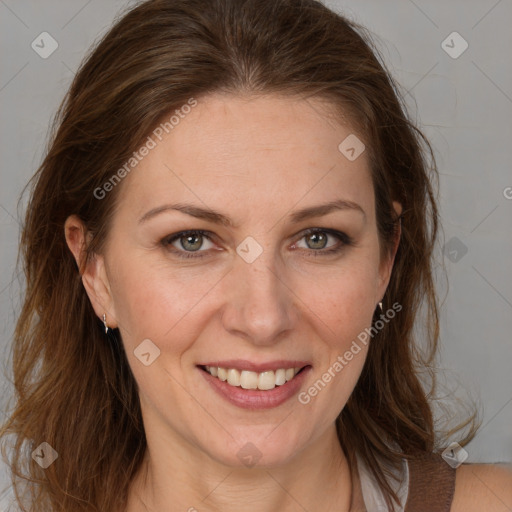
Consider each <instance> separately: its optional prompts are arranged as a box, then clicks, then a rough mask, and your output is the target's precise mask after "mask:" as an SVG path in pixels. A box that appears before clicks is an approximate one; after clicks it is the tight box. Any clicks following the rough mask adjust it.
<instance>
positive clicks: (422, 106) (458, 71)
mask: <svg viewBox="0 0 512 512" xmlns="http://www.w3.org/2000/svg"><path fill="white" fill-rule="evenodd" d="M132 4H133V2H127V1H126V0H124V1H121V0H109V1H101V2H100V1H99V0H88V1H87V0H68V1H66V2H64V1H57V0H44V1H36V0H16V1H14V0H0V38H1V43H2V44H1V63H2V64H1V74H0V106H1V112H2V118H1V119H2V121H1V126H0V129H1V137H0V145H1V146H0V148H1V149H0V150H1V155H2V160H1V171H0V173H1V174H0V176H1V178H0V179H1V182H0V183H1V187H0V236H1V245H0V265H1V274H0V308H1V309H0V315H1V339H0V350H1V354H0V357H1V361H2V363H3V364H2V367H5V368H7V369H8V364H7V363H8V347H9V343H10V340H11V334H12V331H13V328H14V322H15V317H16V312H17V311H19V307H20V291H19V290H20V287H19V283H18V278H17V276H16V274H15V263H16V252H17V243H18V236H19V213H18V212H17V199H18V196H19V194H20V192H21V189H22V187H23V186H24V185H25V183H26V182H27V180H28V179H29V177H30V176H31V175H32V174H33V173H34V172H35V170H36V169H37V167H38V165H39V163H40V161H41V157H42V154H43V149H44V144H45V142H46V139H47V129H48V126H49V121H50V119H51V117H52V115H53V113H54V112H55V110H56V108H57V106H58V104H59V103H60V101H61V99H62V97H63V95H64V93H65V91H66V89H67V87H68V86H69V84H70V81H71V79H72V77H73V74H74V71H75V70H76V69H77V67H78V64H79V62H80V61H81V59H82V58H83V56H84V54H85V52H86V50H87V49H88V48H89V46H90V45H91V44H92V43H93V42H94V41H95V40H96V39H97V38H98V37H99V36H100V35H102V34H103V33H104V32H105V31H106V30H107V29H108V27H109V26H110V24H111V23H112V21H113V19H114V17H115V16H116V15H117V14H118V13H119V12H120V10H121V9H123V8H125V7H128V6H130V5H132ZM327 4H328V5H329V6H330V7H332V8H334V9H335V10H338V11H342V12H343V13H344V14H345V15H347V16H348V17H349V18H351V19H354V20H355V21H357V22H359V23H361V24H363V25H365V26H366V27H367V28H369V29H370V30H371V31H372V32H373V34H374V35H375V40H376V43H377V45H378V47H379V48H380V50H381V51H382V53H383V56H384V59H385V61H386V64H387V65H388V67H389V68H390V69H391V71H392V73H393V74H394V76H395V77H396V78H397V80H398V82H399V83H400V84H401V86H402V87H403V92H404V93H405V94H406V99H407V103H408V106H409V108H410V112H411V115H412V117H413V118H414V119H416V120H417V121H418V122H419V123H421V126H422V128H423V130H424V132H425V133H426V135H427V136H428V137H429V138H430V140H431V142H432V143H433V145H434V147H435V149H436V157H437V161H438V166H439V171H440V174H441V181H440V207H441V215H442V221H443V226H444V240H443V239H442V240H441V242H440V244H439V250H438V254H437V259H438V263H439V265H442V264H443V262H444V264H445V265H446V271H447V279H448V283H447V282H445V279H444V278H443V274H442V269H441V266H439V269H438V274H439V279H438V286H439V293H440V295H441V298H444V297H445V296H446V299H445V301H444V303H443V310H442V325H441V352H440V354H441V356H440V367H441V368H442V369H444V370H445V372H444V374H443V375H445V377H446V379H447V381H448V383H449V384H451V385H452V387H453V384H454V383H456V382H460V386H459V388H458V389H457V390H456V393H455V395H456V396H458V397H460V398H462V399H464V398H465V397H466V396H467V393H468V392H469V393H470V394H471V395H472V396H473V397H474V398H475V399H478V400H479V401H480V407H481V411H482V427H481V429H480V432H479V434H478V435H477V437H476V439H475V440H474V441H472V442H471V443H470V444H469V445H468V446H466V450H467V451H468V453H469V459H468V460H469V461H471V462H500V461H501V462H512V428H511V427H512V372H511V369H510V367H511V362H512V343H511V336H510V331H511V328H512V314H511V313H512V266H511V265H510V260H511V255H512V236H511V231H512V230H511V227H512V222H511V220H512V215H511V213H512V200H511V199H509V198H510V197H511V195H512V193H510V192H512V190H511V189H509V188H507V187H512V174H511V162H512V158H511V157H512V129H511V126H512V125H511V122H510V119H511V116H512V69H511V64H510V62H511V61H510V52H511V50H512V31H511V30H510V21H511V20H512V2H511V1H510V0H500V1H496V0H479V1H476V0H472V1H468V0H456V1H455V0H451V1H450V2H446V0H429V1H428V2H427V1H426V0H415V1H412V0H385V1H383V0H357V1H356V0H350V1H340V0H338V1H334V0H331V1H329V2H327ZM45 31H46V32H48V33H50V34H51V35H52V37H53V38H55V40H56V41H57V42H58V45H59V46H58V48H57V50H56V51H55V52H54V53H53V54H52V55H51V56H49V57H48V58H47V59H43V58H41V57H40V56H39V55H38V54H36V52H35V51H34V50H33V49H32V48H31V43H32V41H34V40H35V39H36V37H37V36H39V34H41V33H42V32H45ZM454 31H456V32H458V33H459V34H460V35H461V36H462V37H463V38H464V40H466V41H467V43H468V45H469V47H468V48H467V50H466V51H465V52H464V53H462V54H461V55H460V56H459V57H458V58H453V57H451V56H450V55H448V53H446V51H445V50H444V49H443V47H442V42H443V41H444V40H445V39H446V38H447V36H448V35H449V34H451V33H452V32H454ZM452 39H453V38H452ZM446 44H448V45H450V46H453V48H452V49H451V50H450V51H452V52H457V51H458V50H460V48H462V46H461V41H460V40H457V39H454V40H453V42H452V41H451V39H450V38H448V40H447V43H445V45H446ZM507 191H509V193H508V194H507ZM507 195H508V198H507V197H506V196H507ZM444 243H447V247H446V249H444V250H443V244H444ZM466 250H467V252H465V251H466ZM0 386H1V394H0V397H1V403H0V405H1V411H2V414H3V415H4V414H5V403H6V399H7V396H8V394H9V393H10V387H9V384H8V382H7V381H6V380H5V379H4V378H2V379H1V380H0ZM451 410H452V409H448V411H451ZM448 414H449V415H451V414H452V412H448ZM0 475H1V473H0ZM2 483H3V482H2V479H1V478H0V484H2ZM0 506H1V504H0Z"/></svg>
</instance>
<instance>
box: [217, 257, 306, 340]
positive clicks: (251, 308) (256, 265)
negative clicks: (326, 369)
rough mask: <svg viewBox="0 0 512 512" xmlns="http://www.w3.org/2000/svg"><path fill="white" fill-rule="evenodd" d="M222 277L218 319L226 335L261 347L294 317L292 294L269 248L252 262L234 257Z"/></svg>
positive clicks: (289, 326)
mask: <svg viewBox="0 0 512 512" xmlns="http://www.w3.org/2000/svg"><path fill="white" fill-rule="evenodd" d="M226 277H227V279H226V282H225V283H224V285H225V287H226V288H225V289H226V290H227V292H226V297H227V301H226V303H225V305H224V312H223V315H222V322H223V326H224V328H225V329H226V330H227V331H228V332H230V334H232V335H233V336H237V337H239V338H240V337H241V338H244V339H246V340H248V341H250V342H251V343H252V344H254V345H262V346H264V345H272V344H274V343H276V342H277V341H279V339H281V338H282V337H283V336H284V335H285V333H289V331H290V330H291V329H292V328H293V325H294V323H295V322H296V320H297V318H298V314H297V313H298V312H297V308H296V305H295V301H294V294H293V292H292V290H291V288H290V285H289V283H287V282H286V272H285V269H284V268H283V266H282V265H281V264H280V263H279V262H277V261H276V258H274V257H273V255H272V254H271V252H270V251H269V250H267V251H263V253H262V254H261V255H260V256H259V257H258V258H257V259H256V260H255V261H253V262H252V263H247V262H246V261H244V260H243V259H242V258H239V257H237V261H236V262H235V263H234V268H233V269H232V270H231V272H229V274H228V276H226Z"/></svg>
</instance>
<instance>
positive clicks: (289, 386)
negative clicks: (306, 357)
mask: <svg viewBox="0 0 512 512" xmlns="http://www.w3.org/2000/svg"><path fill="white" fill-rule="evenodd" d="M198 370H199V371H200V372H201V374H202V375H203V376H204V378H205V379H206V381H207V382H208V383H209V384H210V386H211V387H212V388H213V389H214V390H215V391H216V392H217V393H218V394H219V395H221V396H222V397H224V398H225V399H226V400H227V401H228V402H230V403H232V404H233V405H236V406H237V407H242V408H243V409H270V408H272V407H277V406H278V405H281V404H282V403H284V402H286V400H289V399H290V398H291V397H292V396H293V395H295V394H296V393H297V392H298V391H299V389H300V387H301V386H302V383H303V382H304V379H305V377H306V374H307V373H308V372H309V370H311V366H306V367H305V368H304V369H303V370H302V371H301V372H300V373H298V374H297V375H295V377H294V378H293V379H292V380H289V381H288V382H286V383H285V384H283V385H282V386H276V387H275V388H274V389H269V390H267V391H262V390H259V389H244V388H242V387H239V386H236V387H235V386H231V385H230V384H228V383H227V382H225V381H222V380H220V379H218V378H217V377H213V376H212V375H210V374H209V373H208V372H207V371H205V370H203V369H201V368H199V367H198Z"/></svg>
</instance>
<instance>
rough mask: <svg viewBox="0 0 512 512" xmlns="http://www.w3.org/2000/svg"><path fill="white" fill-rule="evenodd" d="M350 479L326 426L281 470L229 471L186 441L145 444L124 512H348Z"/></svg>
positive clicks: (332, 431)
mask: <svg viewBox="0 0 512 512" xmlns="http://www.w3.org/2000/svg"><path fill="white" fill-rule="evenodd" d="M351 488H352V479H351V475H350V470H349V466H348V462H347V459H346V456H345V454H344V452H343V450H342V448H341V446H340V443H339V441H338V437H337V434H336V429H335V426H334V425H332V427H331V428H329V429H328V430H327V431H326V432H325V433H324V434H323V435H322V436H321V437H320V438H319V439H317V440H316V441H314V442H313V443H312V444H311V445H309V446H308V447H307V448H305V449H304V450H303V451H302V452H300V453H299V454H297V455H296V456H295V457H294V458H293V459H291V460H289V461H288V462H287V463H286V464H283V465H282V466H279V467H277V466H273V467H266V468H258V467H253V468H246V467H230V466H226V465H223V464H221V463H219V462H217V461H215V460H213V459H212V458H210V457H209V456H207V455H206V454H204V452H203V453H201V454H197V453H194V451H193V450H190V447H187V446H186V443H183V442H182V443H172V445H171V444H168V445H165V444H164V445H162V444H157V443H151V437H148V450H147V452H146V457H145V460H144V462H143V464H142V466H141V468H140V470H139V472H138V474H137V475H136V477H135V479H134V481H133V483H132V486H131V489H130V497H129V502H128V507H127V512H142V511H144V512H153V511H155V512H156V511H158V512H171V511H173V512H174V511H176V510H180V511H183V512H202V511H205V510H208V511H210V512H221V511H222V512H234V511H236V512H239V511H240V510H265V511H266V512H277V511H279V512H291V511H292V510H293V511H295V510H316V509H317V508H318V504H319V503H322V510H323V511H325V512H328V511H330V510H332V511H334V510H336V511H337V512H349V509H350V502H351Z"/></svg>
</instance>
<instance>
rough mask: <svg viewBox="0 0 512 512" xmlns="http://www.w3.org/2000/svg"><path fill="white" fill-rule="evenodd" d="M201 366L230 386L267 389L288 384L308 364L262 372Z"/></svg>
mask: <svg viewBox="0 0 512 512" xmlns="http://www.w3.org/2000/svg"><path fill="white" fill-rule="evenodd" d="M200 368H201V369H202V370H203V371H205V372H207V373H209V374H210V375H211V376H212V377H216V378H217V379H219V380H221V381H223V382H226V383H227V384H229V385H230V386H233V387H241V388H243V389H259V390H261V391H267V390H270V389H274V388H275V387H276V386H282V385H283V384H286V383H287V382H289V381H290V380H292V379H293V378H294V377H295V376H296V375H297V374H298V373H300V372H301V371H302V370H304V368H306V366H303V367H298V368H280V369H278V370H275V371H274V370H268V371H264V372H260V373H258V372H252V371H249V370H241V371H240V370H237V369H235V368H220V367H217V366H200Z"/></svg>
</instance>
